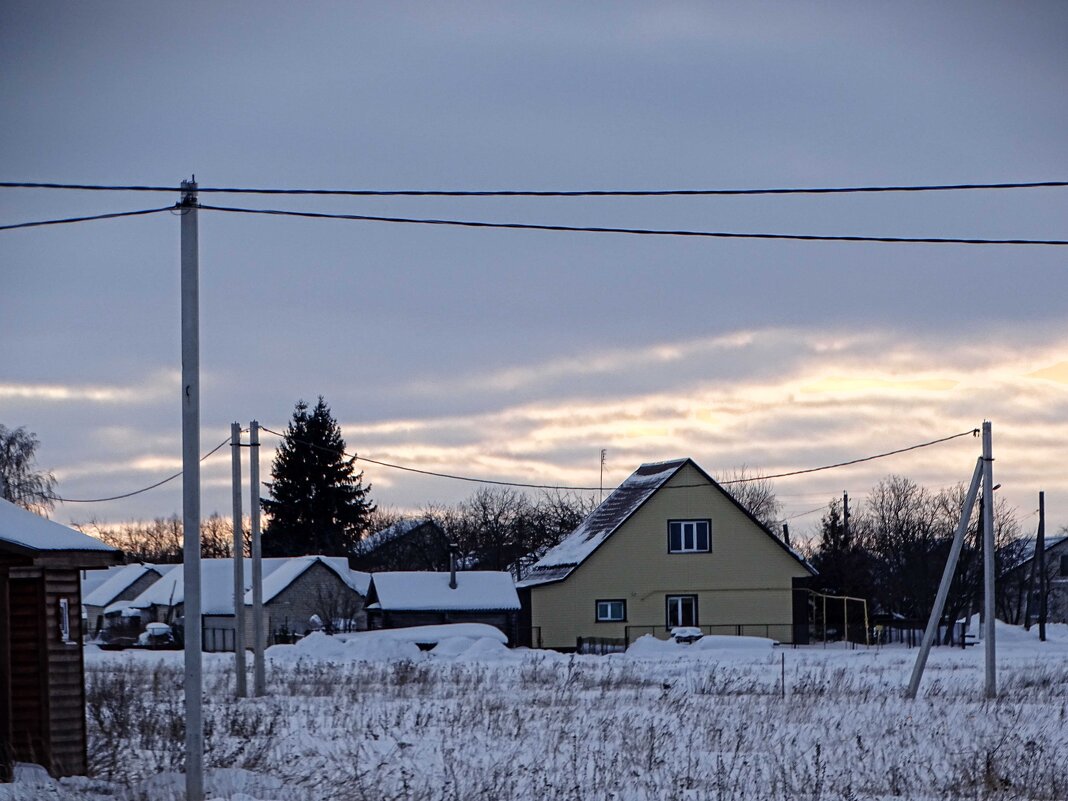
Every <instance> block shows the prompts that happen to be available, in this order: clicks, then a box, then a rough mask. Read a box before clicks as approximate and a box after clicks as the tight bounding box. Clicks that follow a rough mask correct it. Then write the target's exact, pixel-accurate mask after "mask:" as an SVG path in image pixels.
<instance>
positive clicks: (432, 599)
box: [366, 570, 520, 644]
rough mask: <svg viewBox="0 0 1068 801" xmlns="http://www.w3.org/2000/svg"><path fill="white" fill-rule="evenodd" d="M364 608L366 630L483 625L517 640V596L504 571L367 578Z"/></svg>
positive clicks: (386, 573) (401, 574) (423, 573)
mask: <svg viewBox="0 0 1068 801" xmlns="http://www.w3.org/2000/svg"><path fill="white" fill-rule="evenodd" d="M366 609H367V624H368V628H370V629H399V628H407V627H409V626H431V625H437V624H441V623H487V624H489V625H491V626H496V627H497V628H498V629H500V630H501V631H502V632H504V634H505V636H507V637H508V641H509V642H510V643H513V644H514V643H515V642H516V638H517V635H518V630H517V624H518V619H519V609H520V604H519V596H518V594H517V593H516V589H515V582H514V580H513V579H512V574H511V573H508V572H507V571H490V570H464V571H459V572H456V571H453V572H440V573H439V572H434V573H431V572H412V571H406V572H385V573H372V574H371V586H370V589H368V591H367V606H366Z"/></svg>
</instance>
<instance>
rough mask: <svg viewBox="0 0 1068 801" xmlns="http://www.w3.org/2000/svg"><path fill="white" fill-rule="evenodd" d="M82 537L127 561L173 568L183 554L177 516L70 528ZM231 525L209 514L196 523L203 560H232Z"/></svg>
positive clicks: (247, 547) (181, 528)
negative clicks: (118, 552)
mask: <svg viewBox="0 0 1068 801" xmlns="http://www.w3.org/2000/svg"><path fill="white" fill-rule="evenodd" d="M73 525H74V527H75V528H77V529H78V530H79V531H81V532H82V533H83V534H88V535H90V536H92V537H96V538H97V539H99V540H102V541H103V542H105V543H107V544H108V545H110V546H112V547H113V548H118V549H119V550H121V551H123V552H124V553H125V554H126V557H127V559H131V560H136V561H141V562H153V563H157V564H174V563H178V562H181V561H182V558H183V556H184V553H185V535H184V527H183V525H182V520H181V518H180V517H178V515H171V516H170V517H157V518H156V519H155V520H151V521H148V522H144V521H140V520H137V521H131V522H128V523H115V524H111V523H102V522H100V521H97V520H89V521H88V522H85V523H75V524H73ZM242 539H243V540H244V542H245V553H246V554H248V553H249V543H248V537H247V533H246V530H245V529H244V527H242ZM233 553H234V538H233V523H232V521H231V520H230V518H229V517H223V516H222V515H220V514H218V513H217V512H216V513H212V514H211V515H210V516H209V517H207V518H205V519H204V520H202V521H201V523H200V555H201V556H202V557H204V558H205V559H215V558H225V557H230V556H233Z"/></svg>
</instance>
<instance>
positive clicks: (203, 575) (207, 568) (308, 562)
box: [105, 556, 370, 615]
mask: <svg viewBox="0 0 1068 801" xmlns="http://www.w3.org/2000/svg"><path fill="white" fill-rule="evenodd" d="M317 561H318V562H322V563H323V564H325V565H326V566H327V567H329V568H330V569H331V570H333V571H334V572H335V573H337V575H338V576H339V577H340V578H341V580H342V581H344V582H345V583H346V584H347V585H348V586H350V587H352V589H354V590H356V592H359V593H361V594H362V595H366V594H367V585H368V584H369V583H370V576H369V575H368V574H367V573H360V572H359V571H356V570H349V564H348V559H347V558H346V557H344V556H293V557H275V558H271V559H264V560H263V602H264V603H268V602H269V601H270V600H271V599H272V598H274V597H276V596H277V595H278V594H279V593H280V592H282V590H284V589H285V588H286V587H288V586H289V585H290V584H292V583H293V581H295V580H296V579H297V578H298V577H299V576H301V575H303V573H304V571H306V570H307V569H308V568H310V567H311V566H312V565H313V564H315V562H317ZM242 567H243V568H244V578H245V582H244V584H245V599H244V600H245V603H246V604H251V603H252V560H251V559H248V558H245V559H243V560H242ZM182 603H185V568H184V566H183V565H175V566H173V567H172V568H171V569H170V570H169V571H168V572H167V573H165V574H164V576H163V578H161V579H160V580H159V581H157V582H156V583H155V584H153V585H152V586H150V587H148V588H147V589H146V590H145V591H144V592H143V593H141V594H140V595H138V596H137V597H136V598H134V599H133V600H132V601H119V602H118V603H115V604H112V605H111V606H108V607H107V609H106V610H105V614H108V613H113V612H119V611H121V610H122V609H125V608H129V607H132V608H136V609H147V608H148V607H150V606H177V605H178V604H182ZM200 611H201V614H205V615H232V614H233V613H234V560H233V559H229V558H227V559H201V560H200Z"/></svg>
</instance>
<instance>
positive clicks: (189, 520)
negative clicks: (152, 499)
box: [179, 178, 204, 801]
mask: <svg viewBox="0 0 1068 801" xmlns="http://www.w3.org/2000/svg"><path fill="white" fill-rule="evenodd" d="M179 208H180V209H181V219H182V222H181V238H182V244H181V252H182V526H183V539H184V542H183V546H184V548H183V550H184V553H183V558H184V560H185V565H184V567H183V579H184V582H185V601H184V605H185V624H184V631H185V797H186V801H204V717H203V703H204V693H203V684H204V682H203V675H202V673H201V653H200V652H201V648H202V647H203V643H202V642H201V636H202V635H201V627H202V620H201V616H200V288H199V273H200V255H199V254H200V246H199V242H198V237H197V184H196V179H195V178H194V179H193V180H190V181H182V199H181V202H180V203H179Z"/></svg>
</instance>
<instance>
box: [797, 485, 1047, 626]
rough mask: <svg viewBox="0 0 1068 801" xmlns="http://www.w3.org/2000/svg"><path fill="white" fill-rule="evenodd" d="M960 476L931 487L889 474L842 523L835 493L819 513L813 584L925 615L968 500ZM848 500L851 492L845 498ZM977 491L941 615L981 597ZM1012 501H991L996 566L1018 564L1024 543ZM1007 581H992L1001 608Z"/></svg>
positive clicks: (968, 609)
mask: <svg viewBox="0 0 1068 801" xmlns="http://www.w3.org/2000/svg"><path fill="white" fill-rule="evenodd" d="M966 494H967V492H966V487H965V486H964V485H963V484H960V485H956V486H953V487H949V488H947V489H942V490H929V489H927V488H925V487H922V486H920V485H918V484H917V483H916V482H914V481H912V480H911V479H908V478H905V477H903V476H894V475H892V476H888V477H887V478H885V479H883V480H882V481H880V482H879V483H877V484H876V485H875V486H874V487H873V488H872V490H871V491H870V492H869V493H868V496H867V497H866V498H865V499H864V500H863V502H861V503H860V504H858V505H857V508H856V509H853V508H850V516H849V522H848V527H847V526H846V521H845V520H844V515H843V507H842V500H841V499H834V500H832V501H831V502H830V503H829V505H828V508H827V512H826V513H825V514H824V516H823V518H822V520H821V522H820V526H819V529H818V531H817V537H816V540H815V542H814V543H813V545H814V549H813V552H812V554H811V557H810V561H811V562H812V565H813V566H814V567H815V568H816V569H817V570H818V571H819V576H818V578H817V582H818V584H819V586H820V587H821V588H822V589H823V590H825V591H827V592H829V593H833V594H836V595H849V596H854V597H858V598H866V599H868V601H869V604H870V608H871V609H872V610H873V611H875V612H881V613H884V614H888V615H897V616H900V617H902V618H906V619H909V620H921V621H922V620H926V618H927V617H928V616H929V615H930V612H931V608H932V607H933V605H934V598H935V595H936V594H937V592H938V585H939V582H940V581H941V578H942V572H943V569H944V568H945V564H946V559H947V558H948V556H949V550H950V546H951V544H952V541H953V535H954V533H955V531H956V528H957V526H958V525H959V522H960V516H961V510H962V508H963V506H964V502H965V500H966V497H965V496H966ZM851 500H852V499H851ZM982 525H983V521H982V514H981V499H977V500H976V505H975V508H974V509H973V510H972V515H971V521H970V524H969V527H968V532H967V534H966V535H965V540H964V546H963V549H962V551H961V554H960V560H959V562H958V564H957V571H956V575H955V576H954V579H953V583H952V585H951V588H950V592H949V598H948V600H947V602H946V608H945V617H946V619H947V620H951V621H954V620H958V619H960V618H962V617H964V616H965V615H967V614H969V613H976V612H978V611H979V608H980V606H981V603H982V600H981V599H982V582H983V564H982V559H983V551H982ZM1020 530H1021V526H1020V521H1019V519H1018V515H1017V512H1016V510H1015V508H1013V507H1011V506H1009V505H1008V504H1007V503H1005V502H1003V501H1001V500H1000V499H999V500H996V501H995V504H994V538H995V543H996V545H995V553H994V562H995V570H996V572H997V574H1002V573H1005V572H1006V571H1008V570H1010V569H1011V568H1013V567H1015V566H1016V565H1018V564H1019V563H1020V562H1021V561H1022V560H1023V559H1025V558H1026V557H1027V556H1028V555H1029V554H1028V552H1027V551H1028V548H1029V545H1028V543H1027V541H1026V540H1024V539H1021V536H1020ZM1011 584H1012V583H1011V582H1009V581H1002V582H999V584H998V599H997V602H998V607H999V613H1000V615H1001V616H1005V610H1006V609H1007V608H1009V607H1011V606H1012V605H1013V603H1015V601H1014V598H1015V593H1016V588H1014V587H1012V586H1011Z"/></svg>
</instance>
